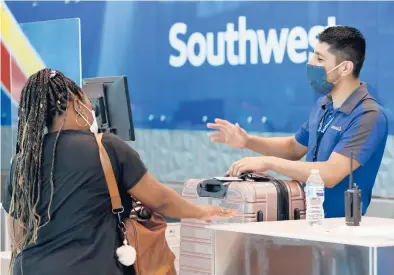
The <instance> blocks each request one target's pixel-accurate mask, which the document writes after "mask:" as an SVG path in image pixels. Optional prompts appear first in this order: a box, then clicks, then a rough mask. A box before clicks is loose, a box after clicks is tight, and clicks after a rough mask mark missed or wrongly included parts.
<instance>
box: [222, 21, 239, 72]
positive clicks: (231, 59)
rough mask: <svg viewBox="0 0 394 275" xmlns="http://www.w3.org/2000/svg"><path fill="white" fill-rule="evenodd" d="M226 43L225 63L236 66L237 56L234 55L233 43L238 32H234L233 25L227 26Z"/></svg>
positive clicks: (236, 38) (236, 39)
mask: <svg viewBox="0 0 394 275" xmlns="http://www.w3.org/2000/svg"><path fill="white" fill-rule="evenodd" d="M225 40H226V42H227V61H228V63H229V64H230V65H238V56H237V55H236V54H235V53H234V43H235V41H238V32H237V31H234V24H232V23H229V24H227V29H226V33H225Z"/></svg>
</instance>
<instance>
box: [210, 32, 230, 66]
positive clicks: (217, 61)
mask: <svg viewBox="0 0 394 275" xmlns="http://www.w3.org/2000/svg"><path fill="white" fill-rule="evenodd" d="M224 42H225V41H224V33H223V32H219V33H218V35H217V45H218V46H217V48H216V55H215V36H214V34H213V33H212V32H209V33H207V59H208V63H209V64H211V65H212V66H221V65H223V64H224V63H225V62H226V59H225V55H224V52H225V49H226V48H225V47H226V45H225V43H224Z"/></svg>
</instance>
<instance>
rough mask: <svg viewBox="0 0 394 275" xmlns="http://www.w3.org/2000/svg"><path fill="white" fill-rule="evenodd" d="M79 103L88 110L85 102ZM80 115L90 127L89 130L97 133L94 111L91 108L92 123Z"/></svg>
mask: <svg viewBox="0 0 394 275" xmlns="http://www.w3.org/2000/svg"><path fill="white" fill-rule="evenodd" d="M80 103H81V105H82V106H83V107H85V108H86V109H88V110H89V108H88V107H87V106H86V105H85V104H83V103H82V102H80ZM81 117H82V119H83V120H85V122H86V123H87V124H89V125H90V128H89V130H90V132H92V133H93V134H98V124H97V119H96V113H95V112H94V110H92V117H93V123H92V124H90V123H89V121H88V120H87V119H86V118H85V117H84V116H83V115H81Z"/></svg>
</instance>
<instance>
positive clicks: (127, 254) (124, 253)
mask: <svg viewBox="0 0 394 275" xmlns="http://www.w3.org/2000/svg"><path fill="white" fill-rule="evenodd" d="M116 255H118V259H119V262H120V263H121V264H122V265H125V266H130V265H132V264H134V262H135V258H136V257H137V253H136V251H135V249H134V247H132V246H131V245H128V243H127V240H126V238H125V239H124V241H123V245H122V246H121V247H118V249H116Z"/></svg>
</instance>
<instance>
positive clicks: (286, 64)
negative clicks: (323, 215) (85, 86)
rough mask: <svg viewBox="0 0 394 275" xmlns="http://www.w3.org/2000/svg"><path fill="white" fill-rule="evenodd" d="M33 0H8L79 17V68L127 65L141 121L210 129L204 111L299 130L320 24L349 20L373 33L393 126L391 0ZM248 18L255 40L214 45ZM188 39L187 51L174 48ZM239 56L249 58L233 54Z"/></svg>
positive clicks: (26, 14) (372, 82) (25, 11)
mask: <svg viewBox="0 0 394 275" xmlns="http://www.w3.org/2000/svg"><path fill="white" fill-rule="evenodd" d="M37 3H38V4H37V5H33V4H32V2H18V1H9V2H7V4H8V6H9V8H10V9H11V11H12V12H13V14H14V16H15V17H16V19H17V20H18V21H19V22H33V21H42V20H49V19H60V18H75V17H79V18H80V19H81V30H82V68H83V71H82V76H83V77H95V76H107V75H127V76H128V78H129V86H130V93H131V101H132V105H133V119H134V124H135V126H136V127H138V128H163V129H187V130H195V129H205V126H204V116H205V118H206V119H207V120H208V121H209V120H212V119H213V118H214V117H224V118H226V119H229V120H231V121H238V122H239V123H240V124H241V125H242V126H243V127H245V128H246V129H247V130H248V131H251V130H254V131H271V132H294V131H296V130H297V129H298V127H299V126H300V125H301V123H302V122H303V121H304V120H305V119H306V118H307V116H308V113H309V110H310V107H311V105H312V103H313V101H314V100H315V96H314V94H313V93H312V91H311V90H310V88H309V87H308V84H307V82H306V73H305V64H306V59H307V57H308V55H309V52H310V51H311V47H310V44H313V41H314V40H315V35H316V34H317V31H319V30H321V29H322V28H323V27H325V26H327V25H330V24H337V25H352V26H354V27H356V28H358V29H360V30H361V32H362V33H363V34H364V35H365V37H366V39H367V57H366V62H365V66H364V69H363V71H362V74H361V77H362V79H363V80H365V81H366V82H367V83H368V84H369V86H370V87H371V90H372V94H373V95H374V96H376V97H377V98H378V99H379V100H380V101H381V102H382V103H383V105H384V106H385V109H386V113H387V114H388V116H389V120H390V133H391V134H393V133H394V113H393V108H394V95H393V93H392V91H391V86H390V84H391V83H390V82H389V81H392V78H393V76H394V55H392V54H389V53H390V52H391V50H392V48H393V45H394V20H392V14H393V13H394V2H287V3H286V2H227V3H224V2H79V3H73V2H71V3H68V4H65V3H63V2H37ZM239 20H240V21H239ZM242 20H244V21H246V26H245V28H246V29H250V30H251V31H248V32H246V30H245V31H241V32H240V34H239V35H240V38H239V39H240V40H242V39H244V37H246V36H247V35H249V36H253V37H256V38H255V39H256V44H253V45H252V46H251V44H250V43H246V44H245V43H238V42H236V43H234V45H235V46H234V49H231V48H228V47H227V48H224V47H223V46H222V44H220V43H219V45H221V46H220V47H221V50H218V48H217V47H218V46H217V45H218V43H217V40H216V39H217V37H227V39H231V38H237V35H236V34H235V33H231V32H227V35H223V34H218V33H219V32H225V31H226V30H231V28H233V29H234V30H235V31H238V30H239V28H242V24H243V23H245V22H244V21H242ZM228 24H230V25H228ZM231 24H232V25H231ZM316 26H320V27H316ZM176 30H177V31H178V32H179V33H178V34H176V33H175V31H176ZM171 31H172V32H171ZM182 31H183V33H182ZM207 33H210V34H208V35H207ZM275 35H276V37H275ZM207 36H208V41H209V42H210V39H212V38H213V40H214V41H215V43H214V45H215V47H214V49H213V52H212V50H210V49H208V48H209V46H206V45H207V44H209V42H207V43H205V40H206V39H207V38H206V37H207ZM170 37H172V39H170ZM257 37H258V38H257ZM275 38H277V39H278V41H276V42H275V41H274V40H275ZM188 40H189V59H188V60H186V59H185V58H177V57H176V56H178V55H181V56H182V53H180V52H179V51H177V48H178V49H181V48H184V49H186V44H185V43H187V41H188ZM257 40H258V42H257ZM264 40H268V41H270V42H267V43H266V41H264ZM171 41H172V44H171ZM198 41H200V42H204V43H202V44H200V45H202V46H198ZM193 43H197V46H195V47H193ZM228 44H230V46H231V45H232V44H233V43H228ZM228 44H226V45H225V46H227V45H228ZM204 45H205V46H204ZM223 45H224V44H223ZM243 46H245V48H243ZM254 47H255V48H254ZM270 49H271V50H273V51H274V52H276V53H275V54H276V55H274V54H272V52H271V53H270ZM193 51H194V52H195V53H196V55H197V57H194V58H193V56H192V55H193V54H192V52H193ZM204 51H205V53H206V54H207V56H209V58H208V57H207V58H206V56H205V55H204ZM253 54H255V55H254V56H253ZM261 54H262V55H261ZM198 55H199V56H198ZM215 55H217V57H216V58H215V57H214V56H215ZM170 56H173V57H172V58H171V57H170ZM170 60H171V61H170ZM174 60H175V61H174ZM240 60H241V61H245V62H244V63H245V64H238V65H235V64H234V63H237V62H239V61H240ZM251 60H252V62H251ZM44 61H45V60H44ZM184 61H185V62H184ZM208 61H211V62H210V63H211V64H210V63H209V62H208ZM241 63H242V62H241ZM252 63H257V64H252ZM248 117H252V121H250V118H249V122H250V123H248ZM160 118H161V119H160ZM262 118H266V119H267V120H266V123H264V124H263V123H262V122H261V119H262Z"/></svg>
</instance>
